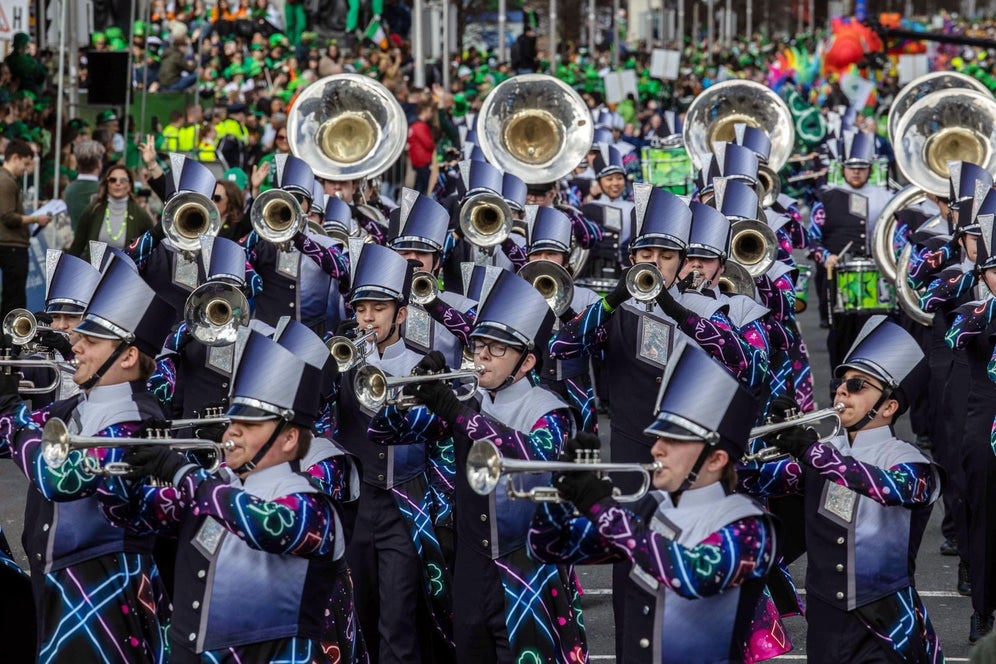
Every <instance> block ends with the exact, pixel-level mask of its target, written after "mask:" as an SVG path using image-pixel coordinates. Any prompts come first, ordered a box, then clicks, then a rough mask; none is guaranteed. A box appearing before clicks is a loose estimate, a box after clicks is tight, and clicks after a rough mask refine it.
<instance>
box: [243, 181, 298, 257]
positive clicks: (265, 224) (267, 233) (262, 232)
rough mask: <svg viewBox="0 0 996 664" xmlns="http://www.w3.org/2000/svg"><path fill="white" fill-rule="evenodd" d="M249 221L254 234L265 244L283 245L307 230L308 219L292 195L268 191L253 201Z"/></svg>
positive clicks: (272, 190) (284, 192)
mask: <svg viewBox="0 0 996 664" xmlns="http://www.w3.org/2000/svg"><path fill="white" fill-rule="evenodd" d="M249 221H250V222H251V223H252V228H253V230H254V231H256V234H257V235H259V236H260V237H261V238H263V239H264V240H266V241H267V242H272V243H273V244H285V243H287V242H290V241H291V240H293V239H294V236H295V235H297V234H298V233H299V232H303V231H304V229H305V228H307V224H308V217H307V216H306V215H305V214H304V209H303V208H302V207H301V204H300V203H298V201H297V199H296V198H294V195H293V194H291V193H289V192H286V191H284V190H282V189H268V190H267V191H264V192H263V193H262V194H260V195H259V196H258V197H257V198H256V200H255V201H253V203H252V208H251V209H250V211H249Z"/></svg>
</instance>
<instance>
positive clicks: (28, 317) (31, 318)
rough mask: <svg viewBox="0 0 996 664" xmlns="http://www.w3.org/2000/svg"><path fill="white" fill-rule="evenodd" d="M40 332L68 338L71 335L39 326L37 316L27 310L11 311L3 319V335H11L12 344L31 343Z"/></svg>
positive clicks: (45, 326) (46, 326) (22, 344)
mask: <svg viewBox="0 0 996 664" xmlns="http://www.w3.org/2000/svg"><path fill="white" fill-rule="evenodd" d="M39 332H55V333H56V334H61V335H63V336H66V337H68V336H69V334H68V333H67V332H64V331H62V330H56V329H55V328H53V327H50V326H48V325H39V324H38V319H37V318H35V315H34V314H33V313H31V312H30V311H28V310H27V309H11V310H10V312H8V314H7V315H6V316H4V317H3V333H4V334H9V335H10V338H11V343H13V344H14V345H15V346H24V345H26V344H29V343H31V341H32V340H33V339H34V338H35V336H36V335H37V334H38V333H39Z"/></svg>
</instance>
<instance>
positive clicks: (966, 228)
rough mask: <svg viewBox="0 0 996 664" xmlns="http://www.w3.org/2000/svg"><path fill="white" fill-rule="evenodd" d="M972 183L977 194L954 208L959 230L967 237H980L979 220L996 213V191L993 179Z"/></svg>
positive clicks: (974, 180) (979, 179) (980, 179)
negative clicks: (993, 186)
mask: <svg viewBox="0 0 996 664" xmlns="http://www.w3.org/2000/svg"><path fill="white" fill-rule="evenodd" d="M953 163H954V162H949V164H953ZM970 182H971V183H972V184H973V185H974V187H975V193H974V194H973V195H971V196H969V197H967V198H965V199H964V200H963V201H961V204H960V205H958V206H954V205H952V207H953V208H954V209H956V210H958V230H960V231H961V232H962V233H965V234H966V235H980V234H981V233H982V228H981V227H980V226H979V219H980V218H981V217H984V216H985V215H988V214H993V213H996V189H993V188H992V178H988V179H987V178H985V177H979V178H972V179H971V180H970ZM962 184H964V181H962Z"/></svg>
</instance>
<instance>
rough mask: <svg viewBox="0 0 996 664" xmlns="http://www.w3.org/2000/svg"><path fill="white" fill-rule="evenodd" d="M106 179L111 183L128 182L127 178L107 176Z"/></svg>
mask: <svg viewBox="0 0 996 664" xmlns="http://www.w3.org/2000/svg"><path fill="white" fill-rule="evenodd" d="M107 181H108V182H109V183H111V184H126V183H127V182H129V180H128V178H107Z"/></svg>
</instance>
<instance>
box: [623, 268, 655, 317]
mask: <svg viewBox="0 0 996 664" xmlns="http://www.w3.org/2000/svg"><path fill="white" fill-rule="evenodd" d="M663 289H664V277H663V276H661V272H660V270H658V269H657V266H656V265H654V264H653V263H638V264H637V265H635V266H633V268H631V269H630V271H629V272H627V273H626V290H627V291H628V292H629V294H630V296H631V297H632V298H633V299H634V300H636V301H638V302H643V303H644V304H645V305H646V307H647V311H650V310H651V309H653V307H654V300H655V299H657V296H658V295H660V292H661V291H662V290H663Z"/></svg>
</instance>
